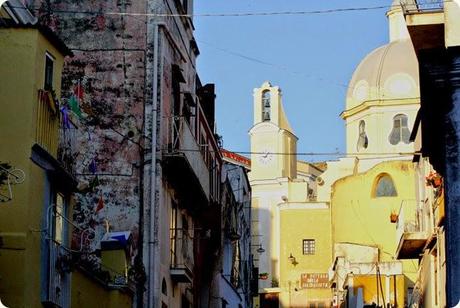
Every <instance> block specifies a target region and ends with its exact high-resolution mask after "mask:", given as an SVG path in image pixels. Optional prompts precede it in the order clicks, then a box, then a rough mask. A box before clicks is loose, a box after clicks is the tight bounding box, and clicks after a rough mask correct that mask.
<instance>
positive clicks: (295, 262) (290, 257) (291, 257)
mask: <svg viewBox="0 0 460 308" xmlns="http://www.w3.org/2000/svg"><path fill="white" fill-rule="evenodd" d="M288 259H289V261H290V262H291V264H292V265H294V266H296V265H297V264H299V262H297V260H296V259H295V257H294V256H293V255H292V253H290V254H289V258H288Z"/></svg>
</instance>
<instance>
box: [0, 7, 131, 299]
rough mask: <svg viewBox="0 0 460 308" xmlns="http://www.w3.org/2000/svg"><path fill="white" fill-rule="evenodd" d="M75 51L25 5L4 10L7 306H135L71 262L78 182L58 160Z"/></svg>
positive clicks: (0, 168)
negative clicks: (64, 87)
mask: <svg viewBox="0 0 460 308" xmlns="http://www.w3.org/2000/svg"><path fill="white" fill-rule="evenodd" d="M71 54H72V53H71V51H70V50H69V49H68V48H67V47H66V46H65V45H64V43H63V42H62V41H61V40H60V39H59V38H58V37H57V36H56V35H55V34H54V33H53V32H51V30H50V29H48V28H45V27H42V26H40V25H38V20H37V18H36V17H35V16H33V15H32V14H31V13H30V12H29V11H28V10H27V9H26V8H25V7H24V6H23V4H22V3H21V2H20V1H9V2H7V3H5V4H4V5H3V6H2V7H1V8H0V76H1V82H0V93H1V104H0V107H1V112H0V142H1V146H0V300H1V302H2V303H3V305H5V306H7V307H131V306H132V293H130V292H129V291H127V290H125V289H123V288H121V287H117V288H110V287H108V285H107V283H106V282H103V283H102V281H101V280H100V279H99V280H98V279H97V277H96V275H94V273H88V272H85V271H83V270H81V269H80V268H79V265H78V264H76V263H74V262H73V261H74V260H75V259H76V258H77V257H80V256H81V255H83V254H84V252H83V251H81V250H80V248H81V247H80V239H78V240H77V241H76V243H77V245H76V246H74V245H72V244H71V240H72V236H71V234H72V231H73V227H74V226H73V224H72V219H71V217H72V206H73V192H74V191H75V190H76V186H77V182H76V180H75V178H74V177H73V176H72V175H71V174H70V172H69V170H68V169H66V168H64V167H63V164H62V161H60V158H59V157H60V156H59V154H58V148H59V138H60V137H59V136H60V133H62V129H63V127H62V126H61V123H62V117H61V112H60V108H61V107H62V104H61V103H60V97H61V74H62V70H63V66H64V58H65V56H68V55H71Z"/></svg>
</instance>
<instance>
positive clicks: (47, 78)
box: [43, 51, 56, 91]
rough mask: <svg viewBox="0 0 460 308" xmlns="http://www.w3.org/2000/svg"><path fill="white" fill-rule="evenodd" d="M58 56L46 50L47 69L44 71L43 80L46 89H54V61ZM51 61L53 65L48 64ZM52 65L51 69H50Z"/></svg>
mask: <svg viewBox="0 0 460 308" xmlns="http://www.w3.org/2000/svg"><path fill="white" fill-rule="evenodd" d="M55 61H56V58H55V57H54V56H53V55H52V54H51V53H50V52H48V51H47V52H45V64H44V65H45V71H44V81H43V89H44V90H46V91H51V90H53V81H54V78H53V77H54V76H53V75H54V62H55ZM49 63H51V66H49V65H48V64H49ZM49 67H51V69H49Z"/></svg>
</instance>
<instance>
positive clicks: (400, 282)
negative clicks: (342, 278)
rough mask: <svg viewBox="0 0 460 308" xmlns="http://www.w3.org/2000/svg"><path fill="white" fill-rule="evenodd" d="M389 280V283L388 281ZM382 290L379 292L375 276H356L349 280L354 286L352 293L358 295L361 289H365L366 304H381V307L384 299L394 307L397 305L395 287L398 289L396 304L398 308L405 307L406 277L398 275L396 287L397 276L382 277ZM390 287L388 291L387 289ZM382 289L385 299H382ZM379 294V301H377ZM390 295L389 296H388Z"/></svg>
mask: <svg viewBox="0 0 460 308" xmlns="http://www.w3.org/2000/svg"><path fill="white" fill-rule="evenodd" d="M387 279H388V281H387ZM380 281H381V288H380V286H379V289H378V290H377V278H376V277H375V275H354V276H352V278H349V285H352V286H353V289H352V290H351V292H353V293H354V295H355V296H356V295H357V290H358V289H359V288H362V289H363V299H364V303H366V304H372V303H377V302H379V304H380V305H382V304H383V299H385V302H388V300H389V301H390V303H391V304H392V305H394V304H395V292H394V291H395V287H396V304H397V307H404V300H405V291H404V290H405V284H404V276H403V275H397V276H396V285H395V276H388V277H386V276H381V277H380ZM350 283H351V284H350ZM387 287H388V289H387ZM382 289H383V295H384V296H383V297H382V292H381V291H382ZM377 294H378V296H379V299H378V300H377ZM388 295H389V296H388Z"/></svg>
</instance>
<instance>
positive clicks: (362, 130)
mask: <svg viewBox="0 0 460 308" xmlns="http://www.w3.org/2000/svg"><path fill="white" fill-rule="evenodd" d="M358 133H359V134H358V144H357V149H358V152H359V151H361V150H364V149H367V146H368V145H369V140H368V139H367V134H366V122H364V121H363V120H361V121H360V122H359V132H358Z"/></svg>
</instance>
